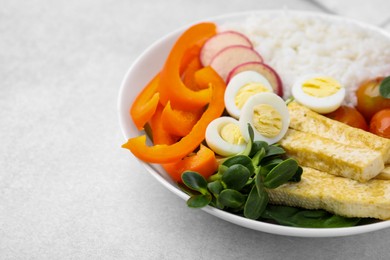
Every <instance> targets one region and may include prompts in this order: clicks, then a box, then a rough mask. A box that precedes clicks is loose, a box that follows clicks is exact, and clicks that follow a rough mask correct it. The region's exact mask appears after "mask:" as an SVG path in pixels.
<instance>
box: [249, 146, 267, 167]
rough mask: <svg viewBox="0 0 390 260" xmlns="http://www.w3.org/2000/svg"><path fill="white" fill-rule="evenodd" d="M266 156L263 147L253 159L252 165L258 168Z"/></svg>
mask: <svg viewBox="0 0 390 260" xmlns="http://www.w3.org/2000/svg"><path fill="white" fill-rule="evenodd" d="M264 155H265V149H264V148H263V147H262V148H261V149H260V150H259V151H258V152H257V153H256V154H255V155H254V156H253V157H252V164H253V165H255V166H257V165H259V163H260V161H261V160H262V159H263V157H264Z"/></svg>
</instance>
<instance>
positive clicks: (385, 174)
mask: <svg viewBox="0 0 390 260" xmlns="http://www.w3.org/2000/svg"><path fill="white" fill-rule="evenodd" d="M375 179H379V180H390V164H388V165H385V168H384V169H383V171H381V172H380V173H379V174H378V175H377V176H376V177H375Z"/></svg>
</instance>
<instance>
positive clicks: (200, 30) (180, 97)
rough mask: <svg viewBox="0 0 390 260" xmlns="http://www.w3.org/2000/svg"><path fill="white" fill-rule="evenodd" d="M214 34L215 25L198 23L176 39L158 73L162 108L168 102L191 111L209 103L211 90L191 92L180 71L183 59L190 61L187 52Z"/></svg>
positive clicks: (175, 106)
mask: <svg viewBox="0 0 390 260" xmlns="http://www.w3.org/2000/svg"><path fill="white" fill-rule="evenodd" d="M215 34H216V25H215V24H214V23H199V24H196V25H194V26H191V27H190V28H189V29H187V30H186V31H185V32H184V33H183V34H182V35H181V36H180V37H179V38H178V40H177V41H176V43H175V44H174V46H173V47H172V49H171V51H170V53H169V55H168V57H167V59H166V62H165V64H164V66H163V68H162V70H161V72H160V83H159V88H158V91H159V93H160V102H161V103H162V104H163V105H164V106H165V105H166V104H167V102H168V100H170V101H171V106H172V107H173V108H178V109H184V110H191V109H198V108H201V107H204V106H205V105H206V104H207V103H209V102H210V98H211V89H209V88H207V89H202V90H199V91H194V90H191V89H190V88H188V87H187V86H186V85H184V83H183V81H182V79H181V73H180V72H181V71H180V70H181V68H183V66H184V65H183V59H184V60H188V62H189V61H190V60H192V59H191V58H186V55H188V51H189V50H192V49H193V48H194V46H202V45H203V44H204V42H205V41H206V40H207V39H209V38H210V37H212V36H213V35H215ZM189 57H192V55H189ZM184 63H185V62H184Z"/></svg>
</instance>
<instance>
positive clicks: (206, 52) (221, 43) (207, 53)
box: [200, 31, 253, 66]
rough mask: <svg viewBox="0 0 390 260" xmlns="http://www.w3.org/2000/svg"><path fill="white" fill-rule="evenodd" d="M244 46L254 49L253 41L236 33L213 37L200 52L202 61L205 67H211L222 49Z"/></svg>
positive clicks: (219, 34) (222, 33)
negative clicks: (213, 59) (211, 63)
mask: <svg viewBox="0 0 390 260" xmlns="http://www.w3.org/2000/svg"><path fill="white" fill-rule="evenodd" d="M233 45H242V46H246V47H249V48H253V45H252V43H251V41H250V40H249V39H248V38H247V37H246V36H244V35H243V34H241V33H239V32H235V31H225V32H221V33H218V34H216V35H214V36H213V37H211V38H210V39H209V40H207V41H206V43H205V44H204V45H203V47H202V50H201V52H200V61H201V63H202V65H203V66H208V65H210V62H211V60H212V58H213V57H214V56H215V55H216V54H217V53H218V52H219V51H221V50H222V49H224V48H226V47H228V46H233Z"/></svg>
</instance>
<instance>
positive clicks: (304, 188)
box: [268, 167, 390, 220]
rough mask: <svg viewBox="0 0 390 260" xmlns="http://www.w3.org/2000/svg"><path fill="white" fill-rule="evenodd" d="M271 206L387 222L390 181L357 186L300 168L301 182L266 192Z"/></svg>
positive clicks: (355, 183) (287, 184)
mask: <svg viewBox="0 0 390 260" xmlns="http://www.w3.org/2000/svg"><path fill="white" fill-rule="evenodd" d="M268 194H269V198H270V202H271V203H273V204H280V205H287V206H294V207H302V208H306V209H324V210H327V211H329V212H332V213H334V214H338V215H341V216H345V217H368V218H378V219H382V220H386V219H390V181H389V180H370V181H368V182H366V183H360V182H357V181H355V180H351V179H348V178H343V177H337V176H335V175H332V174H328V173H325V172H321V171H318V170H315V169H311V168H307V167H303V174H302V179H301V181H300V182H297V183H286V184H283V185H282V186H280V187H278V188H276V189H270V190H268Z"/></svg>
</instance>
